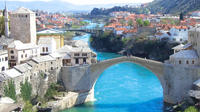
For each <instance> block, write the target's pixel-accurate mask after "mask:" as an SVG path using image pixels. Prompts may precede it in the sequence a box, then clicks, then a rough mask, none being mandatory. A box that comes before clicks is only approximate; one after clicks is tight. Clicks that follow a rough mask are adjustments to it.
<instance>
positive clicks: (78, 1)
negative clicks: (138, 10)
mask: <svg viewBox="0 0 200 112" xmlns="http://www.w3.org/2000/svg"><path fill="white" fill-rule="evenodd" d="M0 1H5V0H0ZM7 1H23V2H30V1H46V2H48V1H58V0H7ZM60 1H64V2H69V3H72V4H75V5H92V4H115V3H146V2H151V1H153V0H60Z"/></svg>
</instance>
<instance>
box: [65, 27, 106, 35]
mask: <svg viewBox="0 0 200 112" xmlns="http://www.w3.org/2000/svg"><path fill="white" fill-rule="evenodd" d="M66 31H74V32H85V33H90V34H92V35H97V34H100V33H102V32H103V29H102V28H94V29H87V28H79V29H73V28H70V29H66Z"/></svg>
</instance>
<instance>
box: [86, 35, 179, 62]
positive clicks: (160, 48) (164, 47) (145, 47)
mask: <svg viewBox="0 0 200 112" xmlns="http://www.w3.org/2000/svg"><path fill="white" fill-rule="evenodd" d="M90 42H91V46H92V47H93V48H94V49H96V50H97V51H101V52H112V53H120V54H122V55H133V56H137V57H141V58H147V59H152V60H156V61H162V62H164V61H165V60H167V59H168V58H169V56H170V55H172V54H173V50H172V48H173V47H174V46H176V45H178V43H170V42H167V41H159V40H149V39H148V38H146V37H143V36H139V37H131V38H123V37H122V36H116V35H114V34H113V33H112V32H104V33H103V34H101V35H99V36H92V37H91V39H90Z"/></svg>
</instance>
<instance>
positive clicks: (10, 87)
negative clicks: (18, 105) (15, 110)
mask: <svg viewBox="0 0 200 112" xmlns="http://www.w3.org/2000/svg"><path fill="white" fill-rule="evenodd" d="M4 94H5V96H7V97H10V98H12V99H13V100H15V101H16V99H17V98H16V91H15V84H14V81H12V80H11V81H8V84H7V85H6V86H5V88H4Z"/></svg>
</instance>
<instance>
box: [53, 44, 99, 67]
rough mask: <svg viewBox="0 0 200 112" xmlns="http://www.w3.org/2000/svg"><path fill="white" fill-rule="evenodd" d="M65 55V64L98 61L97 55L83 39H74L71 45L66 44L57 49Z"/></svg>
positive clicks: (82, 63)
mask: <svg viewBox="0 0 200 112" xmlns="http://www.w3.org/2000/svg"><path fill="white" fill-rule="evenodd" d="M57 53H58V54H60V55H62V57H63V66H80V65H89V64H92V63H96V62H97V59H96V58H97V55H96V53H95V52H93V51H92V50H91V49H90V48H89V46H88V44H87V43H86V42H83V41H74V42H73V43H72V45H71V46H69V45H65V46H64V47H63V48H61V49H59V50H57Z"/></svg>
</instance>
